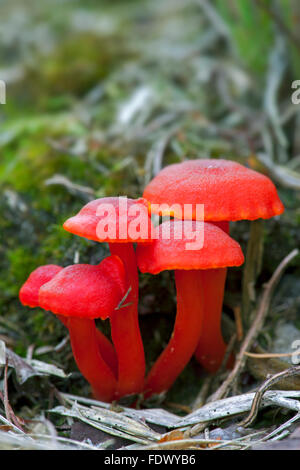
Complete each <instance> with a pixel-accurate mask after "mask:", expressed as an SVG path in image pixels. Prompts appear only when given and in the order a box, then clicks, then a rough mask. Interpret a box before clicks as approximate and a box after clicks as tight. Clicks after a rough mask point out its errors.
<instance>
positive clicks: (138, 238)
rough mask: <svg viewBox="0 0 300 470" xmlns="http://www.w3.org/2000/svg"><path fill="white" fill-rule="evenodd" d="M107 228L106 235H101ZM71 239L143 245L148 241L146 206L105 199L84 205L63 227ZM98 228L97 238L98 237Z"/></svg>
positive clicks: (142, 202)
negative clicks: (82, 238) (69, 233)
mask: <svg viewBox="0 0 300 470" xmlns="http://www.w3.org/2000/svg"><path fill="white" fill-rule="evenodd" d="M105 226H107V233H103V231H104V229H105ZM63 227H64V229H65V230H67V231H68V232H71V233H73V234H75V235H79V236H81V237H85V238H88V239H90V240H94V241H98V242H108V243H130V242H135V243H146V242H149V239H151V229H152V224H151V219H150V217H149V203H148V202H147V201H146V200H145V199H143V198H139V199H128V198H125V197H124V198H122V197H105V198H100V199H95V200H94V201H91V202H89V203H88V204H86V205H85V206H84V207H83V208H82V209H81V210H80V211H79V212H78V214H76V215H75V216H74V217H70V218H69V219H67V220H66V222H65V223H64V225H63ZM99 228H101V229H102V230H101V232H102V233H101V234H100V233H99Z"/></svg>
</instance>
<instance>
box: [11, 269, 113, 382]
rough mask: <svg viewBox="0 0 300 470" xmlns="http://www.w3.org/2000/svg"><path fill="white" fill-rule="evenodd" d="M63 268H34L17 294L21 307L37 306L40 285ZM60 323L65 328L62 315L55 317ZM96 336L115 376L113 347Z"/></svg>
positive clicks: (64, 320) (102, 337) (97, 334)
mask: <svg viewBox="0 0 300 470" xmlns="http://www.w3.org/2000/svg"><path fill="white" fill-rule="evenodd" d="M62 269H63V268H62V267H61V266H57V265H55V264H47V265H44V266H39V267H38V268H36V269H35V270H34V271H33V272H32V273H31V274H30V276H29V277H28V279H27V281H26V282H25V283H24V284H23V286H22V287H21V289H20V292H19V298H20V301H21V303H22V304H23V305H26V306H28V307H32V308H34V307H38V306H39V290H40V288H41V287H42V285H44V284H46V282H49V281H51V279H52V278H53V277H54V276H55V275H56V274H57V273H59V272H60V271H61V270H62ZM57 317H58V318H59V319H60V321H61V322H62V323H63V324H64V325H65V326H67V322H68V321H67V318H66V317H64V316H63V315H57ZM96 336H97V342H98V347H99V350H100V353H101V355H102V357H103V359H104V360H105V362H106V363H107V364H108V365H109V366H110V368H111V369H112V370H113V372H114V373H115V375H116V374H117V368H118V364H117V357H116V352H115V350H114V347H113V345H112V344H111V342H110V341H109V339H108V338H106V336H105V335H104V334H103V333H101V331H99V330H98V329H96Z"/></svg>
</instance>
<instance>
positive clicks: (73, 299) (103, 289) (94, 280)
mask: <svg viewBox="0 0 300 470" xmlns="http://www.w3.org/2000/svg"><path fill="white" fill-rule="evenodd" d="M125 285H126V284H125V269H124V265H123V263H122V261H121V260H120V258H119V257H118V256H109V257H108V258H106V259H104V260H103V261H102V262H101V263H100V264H99V265H97V266H92V265H89V264H75V265H72V266H68V267H66V268H64V269H62V270H61V271H60V272H59V273H58V274H57V275H56V276H55V277H54V278H53V279H52V280H51V281H50V282H47V283H46V284H44V285H43V286H42V287H41V289H40V291H39V305H40V306H41V307H42V308H44V309H45V310H50V311H51V312H53V313H55V314H58V315H63V316H67V317H78V318H89V319H94V318H99V317H100V318H102V319H103V320H104V319H106V318H108V317H109V316H110V315H111V314H112V313H113V311H114V310H115V308H116V307H117V306H118V304H119V303H120V301H121V300H122V298H123V297H124V295H125V293H126V288H125Z"/></svg>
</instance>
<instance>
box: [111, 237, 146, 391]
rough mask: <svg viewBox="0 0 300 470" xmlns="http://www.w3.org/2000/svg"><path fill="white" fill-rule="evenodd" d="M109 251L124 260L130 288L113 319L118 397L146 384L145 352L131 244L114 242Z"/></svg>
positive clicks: (135, 268)
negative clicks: (122, 304) (139, 319)
mask: <svg viewBox="0 0 300 470" xmlns="http://www.w3.org/2000/svg"><path fill="white" fill-rule="evenodd" d="M110 252H111V254H112V255H117V256H119V257H120V258H121V260H122V261H123V263H124V266H125V269H126V274H127V288H129V287H131V291H130V293H129V295H128V296H127V298H126V299H125V301H124V305H126V304H130V305H128V306H127V307H122V308H120V309H119V310H116V311H115V313H114V314H113V315H112V317H111V318H110V322H111V336H112V340H113V343H114V346H115V349H116V353H117V357H118V384H117V392H116V398H120V397H122V396H124V395H129V394H132V393H139V392H141V391H142V389H143V387H144V377H145V354H144V347H143V342H142V338H141V332H140V327H139V321H138V294H139V293H138V290H139V281H138V271H137V263H136V255H135V251H134V248H133V244H132V243H111V244H110Z"/></svg>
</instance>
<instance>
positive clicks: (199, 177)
mask: <svg viewBox="0 0 300 470" xmlns="http://www.w3.org/2000/svg"><path fill="white" fill-rule="evenodd" d="M143 196H144V197H145V198H146V199H147V200H148V201H149V202H150V203H151V211H153V212H154V213H157V211H156V209H155V208H154V207H153V206H152V204H163V203H166V204H169V205H172V204H179V205H180V206H181V207H182V206H183V205H184V204H192V205H193V212H192V217H185V218H192V219H194V220H195V219H196V218H197V214H196V210H195V205H196V204H204V220H205V221H208V222H209V221H212V222H218V221H234V220H242V219H246V220H255V219H259V218H262V219H268V218H270V217H273V216H275V215H279V214H281V213H282V212H283V211H284V207H283V204H282V203H281V201H280V199H279V197H278V195H277V191H276V188H275V186H274V184H273V183H272V181H271V180H270V179H269V178H268V177H267V176H264V175H262V174H261V173H258V172H256V171H254V170H250V169H248V168H246V167H244V166H243V165H240V164H239V163H236V162H232V161H230V160H213V159H209V160H205V159H203V160H188V161H185V162H183V163H178V164H174V165H170V166H167V167H165V168H164V169H163V170H162V171H161V172H160V173H158V175H157V176H156V177H155V178H154V179H153V180H152V181H150V183H149V184H148V186H147V187H146V188H145V191H144V194H143ZM170 212H171V214H170ZM179 212H181V211H179ZM179 212H178V211H176V209H175V211H168V210H166V211H163V212H162V213H161V215H174V217H176V218H183V217H182V214H181V213H179Z"/></svg>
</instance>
